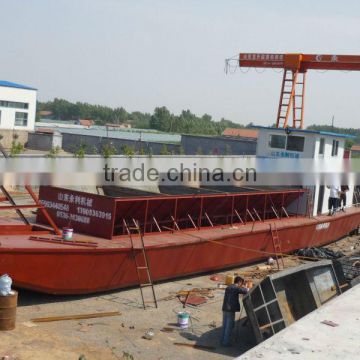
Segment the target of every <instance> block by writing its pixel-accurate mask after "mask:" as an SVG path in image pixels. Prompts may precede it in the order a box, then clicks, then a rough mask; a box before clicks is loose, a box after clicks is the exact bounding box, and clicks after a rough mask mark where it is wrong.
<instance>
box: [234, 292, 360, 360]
mask: <svg viewBox="0 0 360 360" xmlns="http://www.w3.org/2000/svg"><path fill="white" fill-rule="evenodd" d="M359 301H360V285H357V286H356V287H354V288H352V289H350V290H348V291H347V292H345V293H344V294H342V295H340V296H338V297H336V298H335V299H332V300H331V301H329V302H328V303H327V304H325V305H323V306H322V307H321V308H319V309H317V310H315V311H313V312H312V313H310V314H308V315H307V316H305V317H303V318H302V319H300V320H298V321H297V322H296V323H294V324H292V325H291V326H289V327H288V328H286V329H284V330H282V331H281V332H279V333H277V334H275V335H274V336H272V337H271V338H269V339H268V340H266V341H264V342H263V343H261V344H259V345H258V346H256V347H254V348H253V349H251V350H249V351H248V352H246V353H245V354H243V355H242V356H240V357H238V358H237V359H239V360H253V359H256V360H257V359H262V358H264V359H265V358H266V360H272V359H274V360H275V359H276V360H281V359H292V358H294V359H297V360H301V359H306V360H311V359H314V360H315V359H316V360H321V359H326V360H331V359H359V356H360V355H359V354H360V341H359V339H360V307H359ZM324 321H330V322H333V323H335V324H336V325H337V326H331V325H327V324H324V323H323V322H324ZM333 325H334V324H333Z"/></svg>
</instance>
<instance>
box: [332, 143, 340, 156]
mask: <svg viewBox="0 0 360 360" xmlns="http://www.w3.org/2000/svg"><path fill="white" fill-rule="evenodd" d="M338 152H339V141H338V140H333V142H332V150H331V156H337V155H338Z"/></svg>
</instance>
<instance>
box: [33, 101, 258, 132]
mask: <svg viewBox="0 0 360 360" xmlns="http://www.w3.org/2000/svg"><path fill="white" fill-rule="evenodd" d="M37 109H38V114H39V112H40V111H44V110H46V111H51V113H52V115H51V117H52V118H53V119H57V120H77V119H92V120H94V121H95V124H96V125H105V124H107V123H112V124H123V123H130V124H131V126H132V127H133V128H138V129H153V130H159V131H164V132H171V133H180V134H199V135H221V133H222V132H223V131H224V129H225V128H228V127H231V128H243V127H245V126H244V125H240V124H236V123H234V122H232V121H230V120H226V119H224V118H222V119H221V120H220V121H215V120H214V119H212V117H211V116H210V115H208V114H204V115H202V116H197V115H195V114H194V113H192V112H191V111H190V110H183V111H182V112H181V113H180V115H175V114H173V113H171V112H170V111H169V110H168V109H167V108H166V107H165V106H162V107H157V108H155V110H154V112H153V113H152V114H150V113H143V112H140V111H134V112H127V111H126V110H125V109H124V108H123V107H116V108H111V107H109V106H102V105H92V104H88V103H82V102H75V103H73V102H70V101H67V100H64V99H58V98H55V99H54V100H52V101H47V102H38V106H37ZM37 118H38V120H39V115H38V117H37ZM250 125H251V124H249V125H247V126H250Z"/></svg>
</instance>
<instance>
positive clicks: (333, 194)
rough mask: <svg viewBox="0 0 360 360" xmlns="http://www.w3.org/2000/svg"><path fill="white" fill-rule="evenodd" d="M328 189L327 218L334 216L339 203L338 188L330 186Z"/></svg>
mask: <svg viewBox="0 0 360 360" xmlns="http://www.w3.org/2000/svg"><path fill="white" fill-rule="evenodd" d="M327 188H328V189H330V196H329V216H331V215H334V214H335V211H336V210H337V209H338V208H339V205H340V204H339V202H340V191H341V189H340V186H338V185H331V186H327Z"/></svg>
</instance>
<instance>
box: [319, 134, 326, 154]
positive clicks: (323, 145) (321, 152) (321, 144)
mask: <svg viewBox="0 0 360 360" xmlns="http://www.w3.org/2000/svg"><path fill="white" fill-rule="evenodd" d="M324 150H325V138H321V139H320V145H319V155H324Z"/></svg>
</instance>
